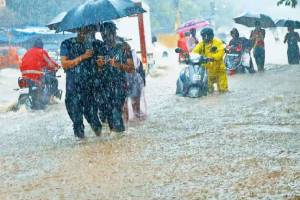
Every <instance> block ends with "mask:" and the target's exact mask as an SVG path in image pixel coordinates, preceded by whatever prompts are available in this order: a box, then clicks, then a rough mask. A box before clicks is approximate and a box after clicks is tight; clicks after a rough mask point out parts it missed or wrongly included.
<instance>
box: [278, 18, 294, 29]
mask: <svg viewBox="0 0 300 200" xmlns="http://www.w3.org/2000/svg"><path fill="white" fill-rule="evenodd" d="M276 26H277V27H294V28H295V29H300V21H295V20H285V19H280V20H278V21H277V22H276Z"/></svg>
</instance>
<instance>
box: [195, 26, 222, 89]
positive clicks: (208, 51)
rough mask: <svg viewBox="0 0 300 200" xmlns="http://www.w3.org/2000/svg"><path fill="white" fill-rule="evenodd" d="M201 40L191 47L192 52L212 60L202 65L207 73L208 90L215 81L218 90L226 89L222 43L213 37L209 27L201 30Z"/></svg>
mask: <svg viewBox="0 0 300 200" xmlns="http://www.w3.org/2000/svg"><path fill="white" fill-rule="evenodd" d="M201 36H202V41H201V42H200V43H198V44H197V45H196V47H195V48H194V49H193V53H196V54H200V55H203V56H205V57H207V58H210V59H211V60H212V62H208V63H206V64H205V65H204V66H205V68H206V69H207V74H208V91H209V92H213V90H214V87H213V84H214V83H216V84H217V86H218V90H219V92H227V91H228V82H227V74H226V67H225V63H224V59H223V57H224V53H225V50H224V45H223V43H222V41H221V40H219V39H217V38H214V32H213V30H212V29H211V28H204V29H203V30H202V31H201Z"/></svg>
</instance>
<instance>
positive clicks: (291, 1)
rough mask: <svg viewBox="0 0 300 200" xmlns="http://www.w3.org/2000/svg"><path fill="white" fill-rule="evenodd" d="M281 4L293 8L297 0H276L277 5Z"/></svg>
mask: <svg viewBox="0 0 300 200" xmlns="http://www.w3.org/2000/svg"><path fill="white" fill-rule="evenodd" d="M282 4H284V5H286V6H291V7H293V8H295V7H296V6H297V4H298V0H279V1H278V2H277V5H282Z"/></svg>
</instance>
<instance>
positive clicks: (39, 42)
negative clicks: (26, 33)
mask: <svg viewBox="0 0 300 200" xmlns="http://www.w3.org/2000/svg"><path fill="white" fill-rule="evenodd" d="M32 47H36V48H41V49H42V48H43V47H44V43H43V40H42V39H41V38H39V37H38V38H35V39H34V41H33V46H32Z"/></svg>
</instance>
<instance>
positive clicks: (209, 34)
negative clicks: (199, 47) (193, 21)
mask: <svg viewBox="0 0 300 200" xmlns="http://www.w3.org/2000/svg"><path fill="white" fill-rule="evenodd" d="M201 36H202V39H203V41H204V42H206V43H208V42H210V41H212V39H213V38H214V31H213V30H212V29H211V28H204V29H202V30H201Z"/></svg>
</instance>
